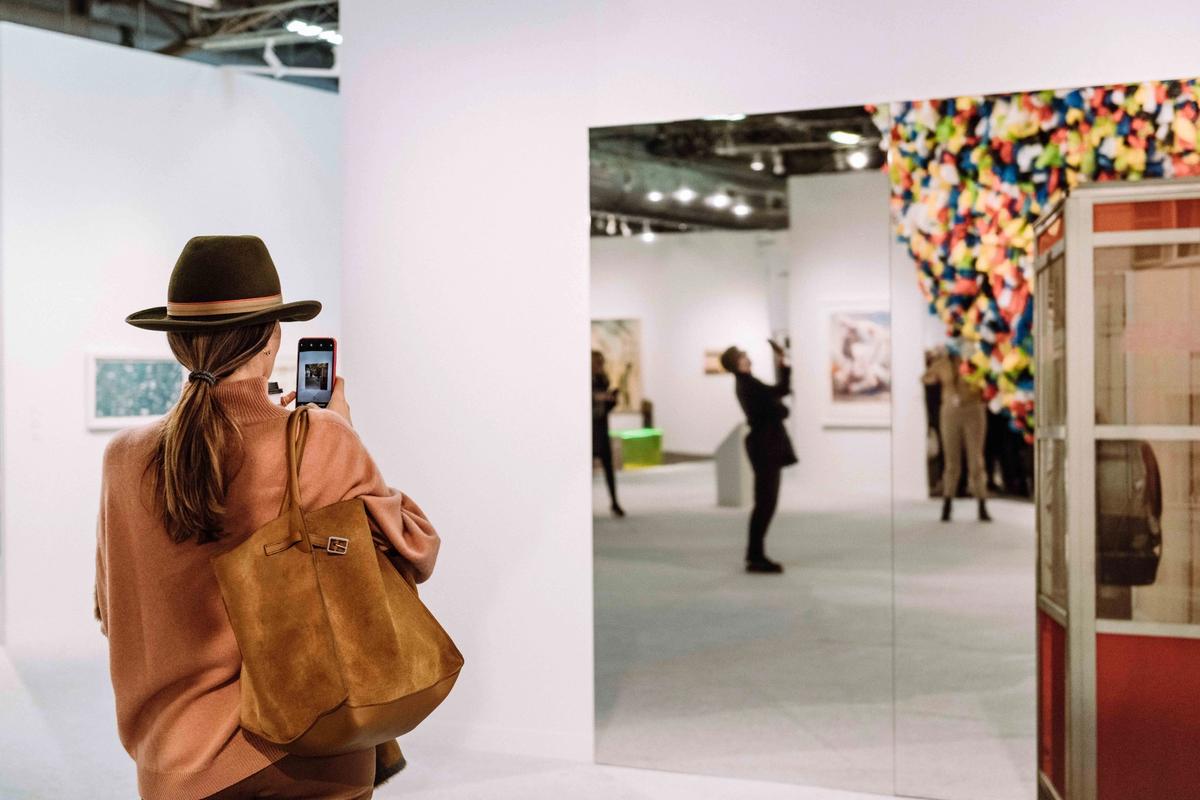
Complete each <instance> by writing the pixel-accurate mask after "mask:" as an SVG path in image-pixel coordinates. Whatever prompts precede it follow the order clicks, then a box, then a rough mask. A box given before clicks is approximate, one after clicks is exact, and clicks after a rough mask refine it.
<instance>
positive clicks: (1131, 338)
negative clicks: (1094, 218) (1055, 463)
mask: <svg viewBox="0 0 1200 800" xmlns="http://www.w3.org/2000/svg"><path fill="white" fill-rule="evenodd" d="M1095 281H1096V422H1097V423H1099V424H1101V425H1121V424H1128V425H1196V424H1200V329H1197V327H1196V325H1195V320H1196V318H1197V316H1196V315H1197V313H1198V312H1200V245H1197V244H1162V245H1139V246H1135V247H1099V248H1096V251H1095Z"/></svg>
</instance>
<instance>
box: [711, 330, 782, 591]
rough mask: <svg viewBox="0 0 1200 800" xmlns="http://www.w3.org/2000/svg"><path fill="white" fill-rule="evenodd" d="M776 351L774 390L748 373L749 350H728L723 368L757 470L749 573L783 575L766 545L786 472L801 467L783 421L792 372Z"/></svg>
mask: <svg viewBox="0 0 1200 800" xmlns="http://www.w3.org/2000/svg"><path fill="white" fill-rule="evenodd" d="M771 347H772V349H773V350H774V351H775V370H776V375H777V380H776V382H775V385H773V386H772V385H770V384H766V383H763V382H762V381H760V380H759V379H758V378H756V377H754V375H753V374H751V372H750V356H748V355H746V351H744V350H739V349H738V348H737V347H730V348H729V349H727V350H726V351H725V352H724V353H722V354H721V366H723V367H724V368H725V370H726V371H727V372H732V373H733V375H734V378H735V380H736V389H737V398H738V403H740V404H741V406H742V411H744V412H745V414H746V422H747V423H748V424H749V425H750V433H749V435H747V436H746V453H747V455H749V456H750V466H751V467H753V468H754V510H753V511H752V512H751V513H750V535H749V540H748V542H747V545H746V571H747V572H759V573H779V572H783V565H782V564H780V563H778V562H776V561H772V560H771V559H769V558H767V555H766V551H765V550H764V542H765V541H766V538H767V529H768V528H769V527H770V526H771V519H772V518H773V517H774V516H775V509H776V507H777V506H778V505H779V487H780V483H781V482H782V478H783V468H784V467H790V466H791V465H792V464H795V463H796V462H797V458H796V451H795V450H794V449H793V448H792V440H791V437H789V436H788V432H787V428H786V427H785V426H784V420H785V419H787V417H788V407H787V406H786V405H784V403H783V398H785V397H787V396H788V395H789V394H791V393H792V368H791V365H789V364H788V361H787V358H786V354H785V353H784V350H783V348H781V347H780V346H779V345H777V344H776V343H775V342H771Z"/></svg>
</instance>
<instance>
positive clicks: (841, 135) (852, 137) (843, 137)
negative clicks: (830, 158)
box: [829, 131, 863, 147]
mask: <svg viewBox="0 0 1200 800" xmlns="http://www.w3.org/2000/svg"><path fill="white" fill-rule="evenodd" d="M862 139H863V137H862V134H861V133H855V132H854V131H830V133H829V140H830V141H831V142H836V143H837V144H844V145H850V146H851V147H853V146H854V145H856V144H858V143H859V142H861V141H862Z"/></svg>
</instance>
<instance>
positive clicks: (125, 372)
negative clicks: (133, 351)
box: [87, 355, 184, 430]
mask: <svg viewBox="0 0 1200 800" xmlns="http://www.w3.org/2000/svg"><path fill="white" fill-rule="evenodd" d="M87 363H88V371H87V372H88V375H87V389H88V392H87V395H88V398H87V401H88V407H87V427H88V429H89V430H114V429H117V428H127V427H129V426H131V425H141V424H144V423H146V422H149V421H151V420H154V419H158V418H160V417H162V416H163V415H164V414H166V413H167V412H168V411H170V410H171V407H172V406H174V405H175V401H177V400H178V399H179V394H180V392H181V391H182V389H183V381H184V373H183V367H182V366H180V364H179V362H178V361H176V360H175V359H173V358H160V357H147V356H99V355H89V356H88V362H87Z"/></svg>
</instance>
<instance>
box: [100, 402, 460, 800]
mask: <svg viewBox="0 0 1200 800" xmlns="http://www.w3.org/2000/svg"><path fill="white" fill-rule="evenodd" d="M212 391H213V393H214V395H215V397H216V400H217V402H219V403H220V404H221V406H222V408H223V409H224V410H225V411H226V412H228V414H229V415H230V417H231V418H232V419H233V420H234V421H235V422H236V424H237V426H238V428H239V429H240V431H241V434H242V438H243V447H242V450H241V453H240V458H238V459H237V461H238V463H240V466H238V467H237V471H236V473H235V474H234V476H233V478H232V480H231V482H230V483H229V484H228V487H227V495H226V505H227V512H226V516H225V530H226V534H227V536H226V538H225V539H223V540H222V541H221V542H220V543H217V544H204V545H201V544H197V543H196V541H195V540H194V539H193V540H189V541H186V542H184V543H183V544H175V543H173V542H172V541H171V540H170V538H168V536H167V533H166V531H165V530H164V528H163V525H162V523H161V522H160V520H159V518H158V516H157V514H156V512H155V511H154V508H155V505H156V504H155V503H154V502H153V497H152V495H151V491H152V483H151V478H150V476H149V474H148V473H146V472H145V470H146V465H147V463H148V461H149V458H150V455H151V452H152V450H153V447H154V443H155V427H156V425H147V426H144V427H140V428H135V429H131V430H128V431H124V432H122V433H121V434H119V435H117V436H116V437H114V438H113V440H112V442H110V444H109V445H108V448H107V450H106V451H105V453H104V475H103V481H102V485H101V500H100V517H99V521H98V525H97V547H96V602H97V608H98V609H99V614H100V624H101V629H102V630H103V631H104V633H105V635H106V636H108V644H109V665H110V669H111V672H112V683H113V692H114V694H115V695H116V705H117V728H118V732H119V734H120V737H121V743H122V744H123V745H124V746H125V749H126V750H127V751H128V752H129V754H130V755H131V756H132V757H133V759H134V761H136V762H137V770H138V787H139V790H140V793H141V796H142V797H143V798H146V800H156V799H157V798H169V800H190V799H191V798H201V797H204V796H206V795H209V794H212V793H214V792H216V791H218V790H220V789H223V788H225V787H227V786H230V785H232V784H234V783H237V782H238V781H239V780H241V779H243V778H245V777H247V776H249V775H251V774H253V773H255V772H257V771H258V770H260V769H262V768H263V767H266V766H267V765H268V764H271V763H272V762H274V761H276V760H278V759H280V758H282V757H283V756H284V752H283V751H282V750H280V749H279V748H277V747H275V746H274V745H271V744H269V743H267V742H265V741H263V740H262V739H259V738H258V737H256V736H254V735H253V734H251V733H248V732H245V731H243V730H241V728H239V727H238V704H239V678H238V673H239V669H240V667H241V656H240V654H239V652H238V647H237V642H236V641H235V639H234V636H233V630H232V628H230V626H229V619H228V617H227V615H226V612H225V607H224V604H223V602H222V600H221V594H220V590H219V589H218V587H217V581H216V577H215V576H214V574H213V570H212V567H211V566H210V564H209V557H210V556H211V555H212V554H213V552H214V549H215V548H216V547H225V546H228V545H229V544H230V543H231V542H236V541H238V540H239V539H241V538H244V537H246V536H248V535H249V534H250V533H252V532H253V531H255V530H256V529H258V528H259V527H261V526H262V525H264V524H265V523H267V522H270V521H271V520H272V519H274V518H275V517H276V516H278V514H279V506H280V502H281V501H282V498H283V491H284V486H285V482H286V475H287V457H286V451H285V437H286V423H287V416H288V412H287V411H286V410H285V409H283V408H281V407H280V406H278V405H276V404H274V403H272V402H271V400H270V399H269V398H268V395H267V388H266V381H265V380H262V379H252V380H244V381H236V382H233V383H220V384H218V385H217V386H216V387H214V389H213V390H212ZM309 418H310V426H309V433H308V440H307V444H306V445H305V450H304V461H303V464H302V466H301V471H300V487H301V495H302V498H303V503H304V508H305V509H316V508H321V507H323V506H327V505H330V504H332V503H337V502H339V501H341V500H348V499H351V498H355V497H361V498H363V500H364V501H365V502H366V506H367V511H368V514H369V516H370V519H371V524H372V526H373V527H374V528H376V529H377V530H379V531H380V532H382V533H383V534H385V535H386V536H387V538H388V539H389V540H390V541H391V543H392V544H393V545H395V547H396V549H397V550H398V551H399V552H400V553H401V554H402V555H403V556H404V557H405V558H406V559H407V560H408V562H409V563H411V565H412V567H413V571H414V573H415V576H416V578H417V580H418V581H423V580H425V579H426V578H428V577H429V575H430V573H431V572H432V571H433V565H434V561H435V560H436V559H437V552H438V543H439V539H438V535H437V533H436V532H435V531H434V529H433V527H432V526H431V525H430V524H429V521H428V520H427V519H426V518H425V515H424V513H423V512H422V511H421V509H420V508H418V507H417V505H416V503H414V502H412V501H411V500H410V499H408V498H407V497H405V496H404V495H403V494H401V493H400V492H397V491H395V490H394V489H390V488H388V486H387V484H386V483H385V482H384V480H383V476H382V475H380V474H379V470H378V469H377V468H376V466H375V463H374V462H373V461H372V460H371V457H370V455H369V454H368V453H367V450H366V448H365V447H363V444H362V442H361V441H360V440H359V438H358V435H357V434H356V433H355V432H354V429H353V428H351V427H350V425H349V424H348V423H346V421H345V420H343V419H342V418H341V417H340V416H338V415H337V414H334V413H333V412H330V411H324V410H320V409H315V410H313V411H312V412H311V413H310V415H309Z"/></svg>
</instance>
